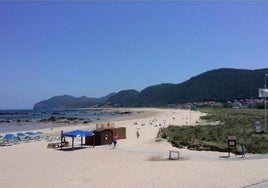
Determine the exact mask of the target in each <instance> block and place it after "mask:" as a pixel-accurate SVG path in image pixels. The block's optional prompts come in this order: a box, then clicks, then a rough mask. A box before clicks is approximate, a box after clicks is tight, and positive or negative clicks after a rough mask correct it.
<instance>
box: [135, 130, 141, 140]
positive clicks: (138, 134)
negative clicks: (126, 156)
mask: <svg viewBox="0 0 268 188" xmlns="http://www.w3.org/2000/svg"><path fill="white" fill-rule="evenodd" d="M136 135H137V139H139V137H140V133H139V131H137V132H136Z"/></svg>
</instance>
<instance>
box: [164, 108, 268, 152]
mask: <svg viewBox="0 0 268 188" xmlns="http://www.w3.org/2000/svg"><path fill="white" fill-rule="evenodd" d="M199 110H201V111H202V112H204V113H207V115H206V116H203V117H201V120H205V121H206V122H208V123H207V124H208V125H195V126H174V125H170V126H168V127H167V128H165V129H164V130H163V132H162V135H161V137H162V138H165V139H168V141H169V142H171V143H172V145H173V146H175V147H178V148H181V147H187V148H189V149H194V150H209V151H228V144H227V136H236V137H237V150H238V151H240V150H241V145H242V144H244V145H245V146H246V148H247V152H249V153H268V134H267V133H264V132H261V133H260V134H256V132H255V121H260V122H261V126H262V129H263V130H264V111H263V110H256V109H224V108H221V109H208V108H204V109H199ZM216 121H217V122H219V123H218V124H216V125H211V122H216Z"/></svg>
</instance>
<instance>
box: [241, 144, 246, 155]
mask: <svg viewBox="0 0 268 188" xmlns="http://www.w3.org/2000/svg"><path fill="white" fill-rule="evenodd" d="M241 154H242V157H243V158H244V157H245V155H246V147H245V145H242V146H241Z"/></svg>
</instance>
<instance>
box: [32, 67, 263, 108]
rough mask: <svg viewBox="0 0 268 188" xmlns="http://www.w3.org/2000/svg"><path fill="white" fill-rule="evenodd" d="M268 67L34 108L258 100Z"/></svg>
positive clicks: (214, 72)
mask: <svg viewBox="0 0 268 188" xmlns="http://www.w3.org/2000/svg"><path fill="white" fill-rule="evenodd" d="M265 73H268V68H266V69H258V70H245V69H228V68H222V69H216V70H211V71H207V72H205V73H202V74H200V75H197V76H195V77H192V78H190V79H189V80H187V81H185V82H182V83H179V84H170V83H166V84H159V85H154V86H150V87H147V88H145V89H143V90H142V91H141V92H139V91H136V90H133V89H132V90H123V91H120V92H118V93H115V94H114V93H113V94H110V95H107V96H106V97H102V98H87V97H80V98H76V97H72V96H68V95H64V96H57V97H52V98H50V99H48V100H45V101H41V102H39V103H37V104H35V105H34V109H40V108H85V107H103V106H111V107H159V106H166V105H169V104H178V103H187V102H201V101H222V102H224V101H228V100H235V99H251V98H258V88H262V87H263V86H264V75H265Z"/></svg>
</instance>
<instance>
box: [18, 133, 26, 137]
mask: <svg viewBox="0 0 268 188" xmlns="http://www.w3.org/2000/svg"><path fill="white" fill-rule="evenodd" d="M17 136H18V137H24V136H26V135H25V134H24V133H17Z"/></svg>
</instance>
